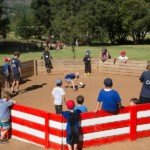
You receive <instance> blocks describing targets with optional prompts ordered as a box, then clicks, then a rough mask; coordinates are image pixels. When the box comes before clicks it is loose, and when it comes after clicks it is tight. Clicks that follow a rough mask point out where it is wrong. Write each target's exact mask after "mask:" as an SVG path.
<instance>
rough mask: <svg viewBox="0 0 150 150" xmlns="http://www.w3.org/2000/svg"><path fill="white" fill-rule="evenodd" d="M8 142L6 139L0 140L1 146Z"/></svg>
mask: <svg viewBox="0 0 150 150" xmlns="http://www.w3.org/2000/svg"><path fill="white" fill-rule="evenodd" d="M8 142H9V141H8V139H3V140H0V143H1V144H5V143H8Z"/></svg>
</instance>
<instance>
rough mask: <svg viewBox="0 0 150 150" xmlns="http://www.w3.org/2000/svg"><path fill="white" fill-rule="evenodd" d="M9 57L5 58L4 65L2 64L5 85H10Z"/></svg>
mask: <svg viewBox="0 0 150 150" xmlns="http://www.w3.org/2000/svg"><path fill="white" fill-rule="evenodd" d="M9 63H10V59H9V58H5V65H4V75H5V87H10V70H11V69H10V64H9Z"/></svg>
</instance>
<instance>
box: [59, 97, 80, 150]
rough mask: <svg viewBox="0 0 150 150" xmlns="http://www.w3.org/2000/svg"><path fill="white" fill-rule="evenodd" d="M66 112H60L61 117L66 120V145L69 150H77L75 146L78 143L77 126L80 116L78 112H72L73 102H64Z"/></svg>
mask: <svg viewBox="0 0 150 150" xmlns="http://www.w3.org/2000/svg"><path fill="white" fill-rule="evenodd" d="M66 105H67V108H68V111H64V112H62V115H63V116H64V117H65V118H66V120H67V127H66V131H67V138H66V143H67V146H68V149H69V150H77V146H78V143H79V125H78V119H79V115H80V111H78V110H75V111H74V110H73V109H74V107H75V103H74V101H73V100H68V101H67V102H66Z"/></svg>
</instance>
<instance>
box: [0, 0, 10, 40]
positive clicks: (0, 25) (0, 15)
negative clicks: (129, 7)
mask: <svg viewBox="0 0 150 150" xmlns="http://www.w3.org/2000/svg"><path fill="white" fill-rule="evenodd" d="M2 3H3V0H0V35H1V36H2V37H3V38H4V39H6V35H7V33H8V32H9V31H10V29H9V23H10V21H9V19H8V17H7V16H6V15H4V11H3V8H4V7H3V6H2Z"/></svg>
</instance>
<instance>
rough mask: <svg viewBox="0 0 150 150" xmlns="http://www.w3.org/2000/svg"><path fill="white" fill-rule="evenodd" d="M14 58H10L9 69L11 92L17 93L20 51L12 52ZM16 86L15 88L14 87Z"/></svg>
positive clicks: (19, 77)
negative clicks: (11, 81)
mask: <svg viewBox="0 0 150 150" xmlns="http://www.w3.org/2000/svg"><path fill="white" fill-rule="evenodd" d="M14 56H15V57H14V58H12V59H11V70H12V74H13V83H12V87H11V94H18V92H19V83H20V79H21V76H22V74H21V63H20V60H19V59H18V58H19V56H20V52H19V51H16V52H15V53H14ZM14 88H16V89H14Z"/></svg>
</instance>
